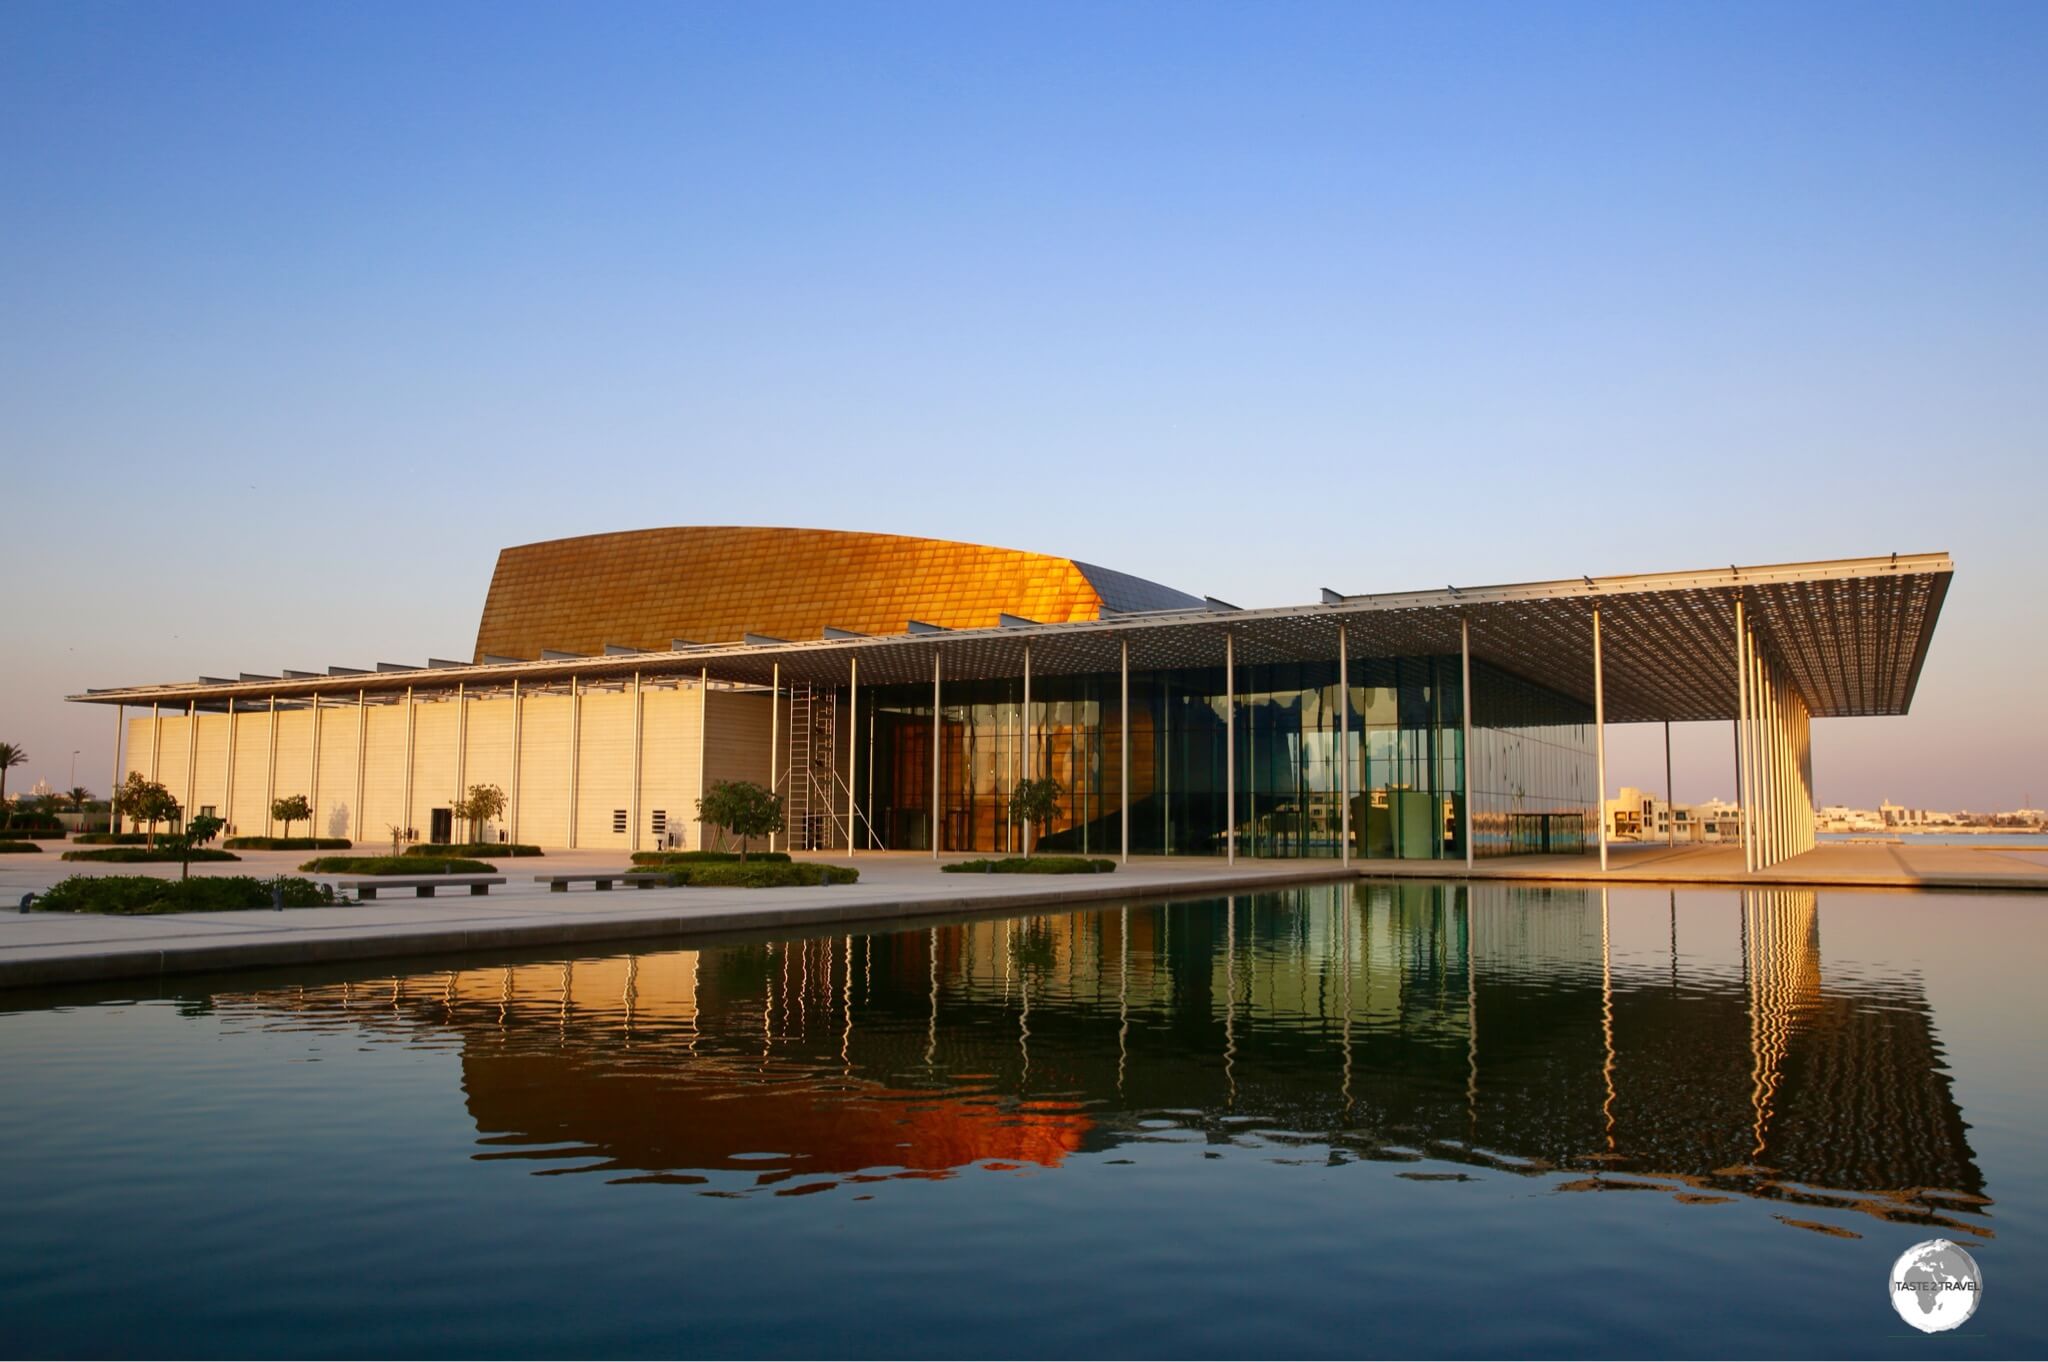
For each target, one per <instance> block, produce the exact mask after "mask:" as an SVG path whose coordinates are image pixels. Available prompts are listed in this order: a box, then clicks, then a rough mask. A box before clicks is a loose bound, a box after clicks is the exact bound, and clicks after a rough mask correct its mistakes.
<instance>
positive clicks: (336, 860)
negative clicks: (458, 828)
mask: <svg viewBox="0 0 2048 1362" xmlns="http://www.w3.org/2000/svg"><path fill="white" fill-rule="evenodd" d="M497 868H498V867H496V866H494V865H485V864H484V863H483V862H482V861H469V860H463V859H462V858H460V857H455V856H442V857H434V856H316V857H314V858H313V859H312V860H310V861H308V862H306V863H305V864H304V865H302V866H300V867H299V869H301V870H304V871H307V872H308V873H310V874H314V875H487V874H489V873H490V872H491V871H493V870H496V869H497Z"/></svg>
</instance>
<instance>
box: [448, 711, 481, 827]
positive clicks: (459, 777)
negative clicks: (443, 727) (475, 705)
mask: <svg viewBox="0 0 2048 1362" xmlns="http://www.w3.org/2000/svg"><path fill="white" fill-rule="evenodd" d="M455 798H456V801H457V802H458V803H459V802H460V801H462V800H465V799H467V798H469V692H468V689H467V688H466V687H465V686H464V685H463V683H462V682H460V681H457V682H456V683H455ZM471 831H472V835H479V834H478V833H477V830H475V829H472V830H471ZM448 835H449V836H450V837H453V836H455V833H454V831H453V830H452V829H451V830H450V832H449V834H448Z"/></svg>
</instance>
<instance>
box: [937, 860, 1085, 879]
mask: <svg viewBox="0 0 2048 1362" xmlns="http://www.w3.org/2000/svg"><path fill="white" fill-rule="evenodd" d="M939 869H940V870H942V871H944V872H945V873H946V874H948V875H1107V874H1108V873H1109V872H1110V871H1112V870H1115V869H1116V862H1115V861H1112V860H1108V859H1106V858H1103V857H1100V856H1005V857H1003V858H1002V859H1001V860H995V861H991V860H980V861H954V862H951V863H950V864H947V865H942V866H940V867H939Z"/></svg>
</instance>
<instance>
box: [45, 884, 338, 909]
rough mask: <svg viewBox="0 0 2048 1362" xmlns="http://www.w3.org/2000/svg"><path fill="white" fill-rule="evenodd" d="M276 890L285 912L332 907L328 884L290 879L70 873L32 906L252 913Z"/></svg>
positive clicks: (272, 900)
mask: <svg viewBox="0 0 2048 1362" xmlns="http://www.w3.org/2000/svg"><path fill="white" fill-rule="evenodd" d="M278 889H282V890H283V891H284V893H283V899H284V906H285V907H287V908H323V907H326V906H328V905H330V904H332V903H334V901H335V898H334V890H333V888H332V887H331V886H328V885H324V884H315V883H314V882H313V881H312V880H302V879H299V878H297V877H296V876H290V875H281V876H279V877H278V878H276V879H273V880H266V879H258V878H257V877H256V876H254V875H213V876H208V877H204V878H201V879H196V880H161V879H158V878H157V877H156V876H154V875H73V876H72V877H71V878H70V879H68V880H63V881H60V882H59V883H57V884H55V885H52V886H51V887H50V890H49V892H48V893H46V894H41V895H38V896H37V898H36V900H35V902H34V904H33V905H32V906H33V907H34V908H36V909H37V910H38V911H41V912H45V913H111V914H116V915H120V916H147V915H153V914H157V913H231V912H245V911H247V912H253V911H254V910H256V909H258V908H273V907H276V906H277V904H276V899H275V897H274V891H276V890H278Z"/></svg>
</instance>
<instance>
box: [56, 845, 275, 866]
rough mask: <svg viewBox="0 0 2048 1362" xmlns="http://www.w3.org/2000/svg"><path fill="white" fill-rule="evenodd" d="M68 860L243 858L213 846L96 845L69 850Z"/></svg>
mask: <svg viewBox="0 0 2048 1362" xmlns="http://www.w3.org/2000/svg"><path fill="white" fill-rule="evenodd" d="M64 859H65V860H67V861H112V862H115V863H116V864H119V865H143V864H152V865H157V864H162V865H178V864H180V863H182V862H185V861H191V862H193V863H195V864H196V863H198V862H200V861H239V860H241V859H242V858H241V857H240V856H237V855H235V853H234V852H232V851H216V850H215V849H214V848H212V847H194V848H192V850H190V851H173V850H172V849H171V848H169V847H95V848H94V849H93V850H91V851H67V852H65V853H64Z"/></svg>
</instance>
